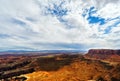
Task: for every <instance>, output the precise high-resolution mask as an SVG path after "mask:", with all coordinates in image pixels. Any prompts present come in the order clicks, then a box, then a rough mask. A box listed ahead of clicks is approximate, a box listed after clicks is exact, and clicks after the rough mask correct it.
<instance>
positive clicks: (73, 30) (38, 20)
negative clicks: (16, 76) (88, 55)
mask: <svg viewBox="0 0 120 81" xmlns="http://www.w3.org/2000/svg"><path fill="white" fill-rule="evenodd" d="M119 2H120V0H114V1H113V0H102V1H96V0H89V1H88V0H60V1H58V0H29V1H27V0H26V1H25V0H12V1H11V0H9V1H7V0H1V1H0V42H1V44H0V49H1V50H9V49H10V50H12V49H17V50H21V49H22V50H24V49H25V50H43V49H45V50H47V49H49V50H50V49H84V50H86V49H89V48H119V47H120V42H119V40H120V37H119V34H120V6H119V5H120V3H119Z"/></svg>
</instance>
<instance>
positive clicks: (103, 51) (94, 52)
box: [88, 49, 120, 55]
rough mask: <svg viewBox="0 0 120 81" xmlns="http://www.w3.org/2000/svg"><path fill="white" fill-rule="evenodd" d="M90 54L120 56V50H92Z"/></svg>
mask: <svg viewBox="0 0 120 81" xmlns="http://www.w3.org/2000/svg"><path fill="white" fill-rule="evenodd" d="M88 54H108V55H111V54H118V55H120V50H112V49H90V50H89V51H88Z"/></svg>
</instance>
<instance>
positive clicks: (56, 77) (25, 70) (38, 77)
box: [0, 49, 120, 81]
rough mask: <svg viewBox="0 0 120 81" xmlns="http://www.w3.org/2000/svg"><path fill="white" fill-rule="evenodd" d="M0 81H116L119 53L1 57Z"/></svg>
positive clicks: (119, 80)
mask: <svg viewBox="0 0 120 81" xmlns="http://www.w3.org/2000/svg"><path fill="white" fill-rule="evenodd" d="M0 81H120V50H111V49H91V50H89V51H88V52H87V53H85V54H83V53H65V52H64V53H53V54H52V53H45V54H42V53H29V54H9V53H7V54H1V55H0Z"/></svg>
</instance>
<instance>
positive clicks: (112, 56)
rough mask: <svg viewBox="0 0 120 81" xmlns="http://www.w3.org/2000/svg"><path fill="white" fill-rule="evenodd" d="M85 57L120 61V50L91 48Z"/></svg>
mask: <svg viewBox="0 0 120 81" xmlns="http://www.w3.org/2000/svg"><path fill="white" fill-rule="evenodd" d="M85 57H87V58H94V59H100V60H109V61H117V62H120V50H113V49H90V50H89V51H88V53H87V54H86V55H85Z"/></svg>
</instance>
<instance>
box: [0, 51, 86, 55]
mask: <svg viewBox="0 0 120 81" xmlns="http://www.w3.org/2000/svg"><path fill="white" fill-rule="evenodd" d="M85 52H86V51H81V50H39V51H26V50H8V51H1V52H0V54H29V53H85Z"/></svg>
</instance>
